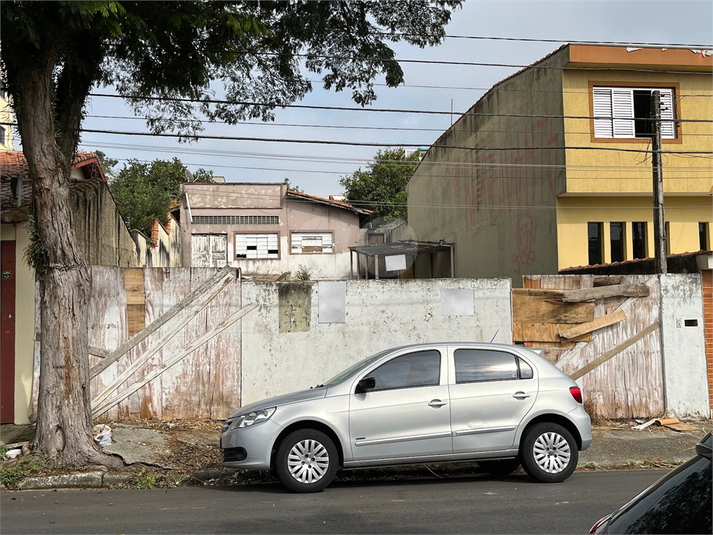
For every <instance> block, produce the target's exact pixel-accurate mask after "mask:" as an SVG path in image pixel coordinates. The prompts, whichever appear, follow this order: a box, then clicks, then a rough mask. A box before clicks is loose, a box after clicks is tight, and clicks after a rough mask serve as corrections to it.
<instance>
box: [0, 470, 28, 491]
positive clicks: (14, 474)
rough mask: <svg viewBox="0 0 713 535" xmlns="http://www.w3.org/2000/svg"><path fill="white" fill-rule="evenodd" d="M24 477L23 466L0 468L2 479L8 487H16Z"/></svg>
mask: <svg viewBox="0 0 713 535" xmlns="http://www.w3.org/2000/svg"><path fill="white" fill-rule="evenodd" d="M22 477H23V473H22V467H20V466H13V467H12V468H0V481H2V484H3V485H5V486H6V487H14V486H15V485H16V484H17V483H18V482H19V481H20V480H21V479H22Z"/></svg>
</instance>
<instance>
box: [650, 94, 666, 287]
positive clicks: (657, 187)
mask: <svg viewBox="0 0 713 535" xmlns="http://www.w3.org/2000/svg"><path fill="white" fill-rule="evenodd" d="M650 117H651V118H652V128H653V136H652V137H651V149H652V150H651V163H652V165H653V178H654V252H655V255H654V257H655V261H656V266H655V270H656V273H667V272H668V266H667V264H666V223H665V221H666V220H665V218H664V213H663V169H662V167H661V92H660V91H658V90H656V91H652V93H651V114H650Z"/></svg>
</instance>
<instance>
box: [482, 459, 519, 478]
mask: <svg viewBox="0 0 713 535" xmlns="http://www.w3.org/2000/svg"><path fill="white" fill-rule="evenodd" d="M478 466H479V467H480V469H481V470H482V471H483V472H488V473H489V474H493V475H495V476H506V475H508V474H512V473H513V472H514V471H515V470H517V469H518V468H519V467H520V459H503V460H498V461H478Z"/></svg>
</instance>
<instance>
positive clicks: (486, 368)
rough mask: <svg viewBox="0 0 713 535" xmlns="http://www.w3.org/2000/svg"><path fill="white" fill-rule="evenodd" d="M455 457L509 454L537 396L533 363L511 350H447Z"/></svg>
mask: <svg viewBox="0 0 713 535" xmlns="http://www.w3.org/2000/svg"><path fill="white" fill-rule="evenodd" d="M449 351H452V354H453V361H454V364H455V366H454V368H455V369H454V371H453V373H452V374H451V377H452V380H451V382H452V384H451V385H450V401H451V422H452V427H453V453H466V452H482V451H498V450H506V449H509V448H511V447H512V445H513V443H514V441H515V432H516V430H517V427H518V425H519V424H520V422H521V421H522V419H523V418H524V417H525V415H526V414H527V413H528V412H529V411H530V409H531V408H532V406H533V404H534V403H535V398H536V397H537V379H536V378H535V377H534V373H533V371H532V368H531V367H530V365H529V364H527V363H526V362H525V361H524V360H523V359H521V358H519V357H517V356H515V355H513V354H512V353H509V352H507V351H494V350H491V349H473V348H449Z"/></svg>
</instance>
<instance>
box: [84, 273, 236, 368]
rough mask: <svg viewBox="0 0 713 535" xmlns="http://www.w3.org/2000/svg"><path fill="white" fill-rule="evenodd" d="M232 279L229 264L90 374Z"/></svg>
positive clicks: (108, 364)
mask: <svg viewBox="0 0 713 535" xmlns="http://www.w3.org/2000/svg"><path fill="white" fill-rule="evenodd" d="M232 279H233V274H232V269H231V268H230V267H227V266H226V267H224V268H223V269H222V270H220V271H219V272H218V273H216V274H215V275H214V276H213V277H211V278H210V279H208V280H207V281H205V282H204V283H203V284H201V285H200V286H199V287H198V288H196V289H195V290H193V291H192V292H191V293H190V294H188V295H187V296H186V297H185V298H184V299H183V300H181V301H180V302H179V303H176V304H175V305H174V306H173V307H171V308H170V309H169V310H168V311H166V313H165V314H162V315H161V317H160V318H158V319H157V320H156V321H154V322H152V323H151V325H149V326H148V327H146V328H145V329H143V330H142V331H141V332H139V333H137V334H136V335H135V336H134V337H132V338H131V339H129V340H127V341H126V342H125V343H124V344H122V345H121V346H120V347H118V348H117V349H116V350H115V351H114V352H113V353H112V355H111V356H110V357H107V358H105V359H104V360H103V361H101V362H100V363H99V364H97V365H96V366H94V367H93V368H92V369H91V370H89V374H90V376H91V378H94V377H96V376H97V375H99V374H100V373H101V372H103V371H104V370H106V369H107V368H108V367H109V366H111V365H112V364H113V363H114V362H116V361H117V360H119V359H120V358H121V357H122V356H124V355H125V354H126V353H128V352H129V351H130V350H131V349H133V348H134V347H136V346H137V345H138V344H140V343H141V342H143V341H144V340H145V339H146V338H147V337H148V336H149V335H151V334H152V333H154V332H156V331H157V330H158V329H160V328H161V327H162V326H163V325H164V324H166V323H167V322H168V321H169V320H170V319H171V318H173V317H174V316H175V315H176V314H178V313H179V312H181V311H182V310H184V309H185V308H187V307H188V306H190V304H191V303H192V302H193V301H195V300H196V299H198V298H199V297H200V296H202V295H203V294H205V293H206V292H207V291H209V290H210V289H211V288H212V287H213V286H215V285H221V286H220V287H221V289H222V288H224V287H225V285H226V284H227V283H228V282H230V281H231V280H232Z"/></svg>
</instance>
